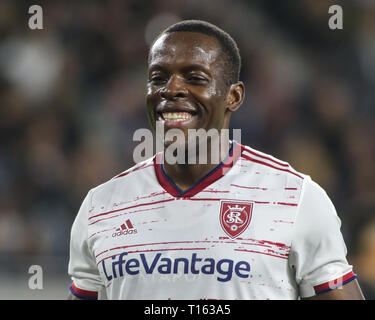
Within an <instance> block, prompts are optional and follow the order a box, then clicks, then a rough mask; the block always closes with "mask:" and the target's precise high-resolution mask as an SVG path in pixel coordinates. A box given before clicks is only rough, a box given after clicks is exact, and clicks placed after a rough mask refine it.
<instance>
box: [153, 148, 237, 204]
mask: <svg viewBox="0 0 375 320" xmlns="http://www.w3.org/2000/svg"><path fill="white" fill-rule="evenodd" d="M233 144H234V145H233V149H232V150H231V153H230V154H229V155H228V156H227V157H226V159H225V160H224V161H223V162H221V163H220V164H219V165H218V166H217V167H216V168H214V169H213V170H211V171H210V172H209V173H208V174H207V175H206V176H204V177H203V178H202V179H201V180H200V181H198V182H197V183H196V184H194V185H193V186H191V187H190V188H188V189H187V190H185V191H182V190H181V189H180V188H178V186H177V185H176V184H175V183H174V182H173V181H172V180H171V179H170V178H169V177H168V176H167V175H166V174H165V172H164V170H163V168H162V160H163V152H159V153H157V154H156V155H155V157H154V168H155V174H156V177H157V179H158V181H159V183H160V185H161V186H162V187H163V188H164V190H166V191H167V192H168V193H169V194H171V195H172V196H174V197H192V196H194V195H196V194H197V193H199V192H200V191H202V190H203V189H204V188H206V187H207V186H209V185H210V184H212V183H214V182H215V181H217V180H219V179H220V178H221V177H223V176H224V175H225V174H226V173H227V172H228V171H229V170H230V169H231V168H232V167H233V165H234V164H235V163H236V161H237V160H238V158H239V157H240V156H241V154H242V151H243V149H244V146H243V145H241V144H239V143H238V142H233Z"/></svg>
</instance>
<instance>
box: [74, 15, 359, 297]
mask: <svg viewBox="0 0 375 320" xmlns="http://www.w3.org/2000/svg"><path fill="white" fill-rule="evenodd" d="M239 72H240V55H239V50H238V48H237V45H236V43H235V42H234V40H233V39H232V38H231V37H230V36H229V35H228V34H227V33H226V32H224V31H223V30H221V29H220V28H218V27H216V26H214V25H212V24H209V23H207V22H203V21H197V20H188V21H182V22H179V23H177V24H175V25H172V26H171V27H169V28H167V29H166V30H165V31H163V32H162V33H161V34H160V35H159V36H158V37H157V39H156V40H155V41H154V43H153V44H152V46H151V48H150V51H149V60H148V87H147V109H148V116H149V119H150V121H151V124H152V126H153V127H154V128H155V126H156V123H157V122H158V123H162V124H163V126H164V129H165V135H167V133H168V132H172V129H174V130H176V129H178V130H180V131H178V132H181V136H178V135H177V136H176V137H175V139H174V140H173V141H172V140H171V141H167V140H165V144H164V148H165V150H164V152H159V153H157V154H156V155H155V156H153V157H152V158H150V159H148V160H146V161H143V162H140V163H138V164H137V165H135V166H134V167H133V168H131V169H129V170H127V171H125V172H123V173H121V174H119V175H117V176H116V177H114V178H112V179H111V180H109V181H108V182H106V183H104V184H102V185H100V186H98V187H96V188H94V189H92V190H90V191H89V192H88V195H87V196H86V198H85V200H84V201H83V204H82V206H81V208H80V210H79V212H78V215H77V217H76V219H75V221H74V224H73V227H72V231H71V247H70V262H69V275H70V276H71V277H72V281H73V282H72V285H71V287H70V290H71V294H70V298H72V299H98V298H99V299H304V298H306V299H363V296H362V293H361V290H360V288H359V286H358V283H357V280H356V275H355V274H354V273H353V268H352V266H351V265H349V264H348V262H347V260H346V247H345V244H344V241H343V238H342V235H341V232H340V220H339V218H338V216H337V214H336V211H335V208H334V206H333V204H332V203H331V201H330V199H329V198H328V196H327V194H326V193H325V192H324V190H322V188H321V187H319V186H318V185H317V184H316V183H315V182H313V181H312V180H311V178H310V177H309V176H307V175H304V174H302V173H299V172H297V171H295V170H294V169H293V168H292V167H291V166H290V165H289V164H288V163H286V162H283V161H280V160H278V159H276V158H274V157H272V156H270V155H267V154H264V153H262V152H260V151H256V150H254V149H252V148H251V147H248V146H245V145H242V144H240V143H239V142H237V141H234V140H233V141H229V143H227V144H225V143H223V144H220V146H222V147H221V150H220V153H219V154H220V158H219V163H215V162H214V161H212V159H211V157H208V158H207V159H208V160H207V161H206V162H204V163H200V162H197V163H195V164H194V163H190V162H189V163H186V162H184V161H182V162H181V161H179V162H178V161H177V162H173V161H169V160H168V159H167V157H166V150H167V149H168V147H170V146H171V145H172V144H173V143H177V145H182V146H185V147H186V150H188V151H191V149H192V148H190V147H189V144H188V142H189V139H190V138H189V129H190V130H193V129H195V130H197V129H203V130H204V131H205V132H207V131H209V130H211V129H215V130H217V131H218V132H221V131H223V129H228V127H229V120H230V117H231V115H232V113H233V112H235V111H236V110H237V109H238V108H239V107H240V105H241V104H242V102H243V99H244V85H243V83H242V82H241V81H239ZM181 137H182V138H184V139H180V138H181ZM221 137H222V136H219V140H220V139H224V138H221ZM190 140H191V139H190ZM213 140H214V139H207V141H206V142H207V143H206V144H207V153H210V152H211V151H212V150H213V149H215V150H216V149H217V147H216V146H214V145H213ZM224 140H225V139H224ZM181 141H182V142H181ZM202 143H203V142H202ZM189 148H190V149H189ZM224 149H225V150H224ZM197 150H198V151H197ZM199 150H200V149H199V148H195V151H197V154H199V153H200V152H203V151H199ZM215 150H213V151H215ZM223 151H225V156H223V153H224V152H223ZM187 158H188V157H186V158H185V160H187Z"/></svg>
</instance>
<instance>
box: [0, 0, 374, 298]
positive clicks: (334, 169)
mask: <svg viewBox="0 0 375 320" xmlns="http://www.w3.org/2000/svg"><path fill="white" fill-rule="evenodd" d="M33 4H35V3H33ZM38 4H39V5H41V7H42V9H43V29H42V30H30V29H29V28H28V19H29V17H30V14H28V8H29V6H30V3H29V2H27V1H22V0H20V1H11V0H8V1H6V0H1V1H0V272H2V271H14V272H17V270H18V269H19V268H21V267H18V266H19V265H20V263H21V264H22V261H24V260H23V259H27V258H28V257H29V258H32V257H41V259H42V257H44V258H45V257H48V258H46V259H49V260H50V261H63V263H59V264H58V266H56V269H57V270H60V272H61V273H64V272H66V268H67V265H66V264H67V257H68V254H69V234H70V227H71V224H72V222H73V220H74V217H75V215H76V213H77V211H78V209H79V206H80V204H81V202H82V200H83V198H84V197H85V195H86V193H87V192H88V191H89V189H91V188H92V187H95V186H97V185H98V184H100V183H102V182H104V181H106V180H108V179H110V178H111V177H113V176H114V175H116V174H117V173H119V172H121V171H123V170H125V169H127V168H129V167H131V166H132V165H133V164H134V162H133V157H132V152H133V149H134V147H135V146H136V144H137V142H133V133H134V131H135V130H136V129H138V128H149V125H148V122H147V117H146V113H145V88H146V79H147V74H146V59H147V50H148V46H149V44H150V43H151V41H152V40H153V38H154V37H155V36H156V35H157V34H158V33H159V32H160V31H161V30H162V29H163V28H165V27H167V26H168V25H170V24H172V23H174V22H177V21H180V20H182V19H202V20H207V21H209V22H212V23H214V24H217V25H219V26H220V27H222V28H223V29H224V30H226V31H228V32H229V33H230V34H231V35H232V36H233V38H234V39H235V40H236V41H237V43H238V45H239V48H240V52H241V56H242V73H241V80H242V81H243V82H244V83H245V87H246V98H245V102H244V104H243V106H242V107H241V108H240V110H239V111H237V112H236V113H235V114H234V115H233V117H232V120H231V127H232V128H240V129H241V130H242V138H241V142H242V143H244V144H247V145H250V146H251V147H253V148H255V149H258V150H261V151H263V152H266V153H270V154H272V155H274V156H276V157H278V158H280V159H282V160H285V161H288V162H289V163H291V165H292V166H293V167H294V168H295V169H297V170H299V171H302V172H304V173H306V174H309V175H310V176H311V177H312V178H313V179H314V180H315V181H317V182H318V183H319V184H320V185H321V186H322V187H323V188H324V189H325V190H326V191H327V193H328V195H329V196H330V197H331V199H332V201H333V202H334V204H335V206H336V209H337V211H338V215H339V217H340V219H341V221H342V232H343V236H344V238H345V241H346V244H347V247H348V259H349V260H350V262H351V263H353V264H354V265H355V271H356V273H357V274H358V275H359V277H360V280H361V282H362V283H363V288H364V291H365V294H366V295H367V297H368V298H371V297H372V298H373V299H374V298H375V294H374V288H375V120H374V118H375V105H374V104H375V37H374V34H375V2H374V1H371V0H368V1H365V0H362V1H339V0H337V1H330V0H327V1H315V0H303V1H294V0H284V1H262V0H253V1H246V0H243V1H240V0H234V1H229V0H215V1H210V0H189V1H166V0H165V1H162V0H150V1H140V0H110V1H57V0H56V1H39V3H38ZM331 4H339V5H342V8H343V12H344V25H343V27H344V29H343V30H330V29H329V27H328V19H329V17H330V14H329V13H328V7H329V6H330V5H331ZM55 258H60V260H56V259H55ZM37 262H38V261H36V263H37Z"/></svg>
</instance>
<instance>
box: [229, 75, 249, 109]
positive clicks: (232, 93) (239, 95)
mask: <svg viewBox="0 0 375 320" xmlns="http://www.w3.org/2000/svg"><path fill="white" fill-rule="evenodd" d="M244 98H245V86H244V84H243V82H242V81H239V82H237V83H234V84H232V85H231V86H230V88H229V91H228V95H227V110H228V111H230V112H234V111H236V110H237V109H238V108H239V107H240V106H241V104H242V102H243V100H244Z"/></svg>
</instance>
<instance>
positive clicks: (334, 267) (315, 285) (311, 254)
mask: <svg viewBox="0 0 375 320" xmlns="http://www.w3.org/2000/svg"><path fill="white" fill-rule="evenodd" d="M300 201H301V202H300V206H299V209H298V213H297V217H296V222H295V229H294V234H293V238H292V244H291V251H290V256H289V265H290V266H291V267H292V268H293V269H294V271H295V278H296V281H297V284H298V286H299V291H300V296H301V297H303V298H306V297H311V296H314V295H316V294H319V293H321V292H325V291H328V290H331V289H335V288H337V287H339V286H340V285H342V284H345V283H347V282H349V281H351V280H353V279H354V278H355V275H354V273H353V272H352V266H351V265H349V264H348V262H347V260H346V253H347V250H346V246H345V243H344V239H343V237H342V234H341V231H340V227H341V221H340V219H339V217H338V216H337V213H336V210H335V208H334V206H333V204H332V202H331V200H330V199H329V197H328V195H327V194H326V192H325V191H324V190H323V189H322V188H321V187H320V186H319V185H318V184H317V183H315V182H313V181H312V180H311V178H310V177H308V176H307V177H306V179H305V181H304V186H303V189H302V195H301V200H300Z"/></svg>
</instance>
